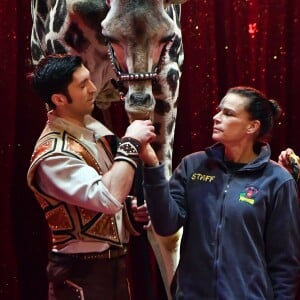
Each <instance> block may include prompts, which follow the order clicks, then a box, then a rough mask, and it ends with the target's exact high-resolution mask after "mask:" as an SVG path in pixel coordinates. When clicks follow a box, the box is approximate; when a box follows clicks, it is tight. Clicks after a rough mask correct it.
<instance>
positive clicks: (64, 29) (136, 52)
mask: <svg viewBox="0 0 300 300" xmlns="http://www.w3.org/2000/svg"><path fill="white" fill-rule="evenodd" d="M186 1H187V0H106V1H105V0H32V2H31V14H32V20H33V25H32V33H31V52H32V61H33V64H36V63H37V62H38V61H39V60H40V59H41V58H43V57H44V56H45V55H48V54H53V53H69V54H75V55H80V56H81V57H82V58H83V61H84V63H85V65H86V66H87V67H88V68H89V70H90V72H91V78H92V80H93V81H94V82H95V85H96V87H97V97H96V105H97V106H98V107H99V108H100V109H101V110H102V111H104V112H105V111H107V108H108V107H109V106H110V105H111V103H112V102H113V101H120V99H121V100H123V101H124V104H125V110H126V112H127V115H128V117H129V120H130V121H131V120H134V119H146V118H151V119H152V121H153V123H154V125H155V129H156V133H157V138H156V140H155V141H154V142H153V143H152V146H153V147H154V149H155V151H156V153H157V156H158V158H159V160H160V161H164V163H165V173H166V175H167V177H170V176H171V173H172V150H173V138H174V130H175V121H176V115H177V99H178V92H179V82H180V77H181V67H182V64H183V58H184V57H183V45H182V37H181V28H180V17H181V4H183V3H184V2H186ZM104 115H106V114H105V113H104ZM107 122H108V123H109V118H107ZM106 125H108V127H109V125H110V124H106ZM147 234H148V239H149V242H150V244H151V246H152V248H153V250H154V253H155V256H156V259H157V262H158V265H159V268H160V271H161V274H162V279H163V281H164V285H165V287H166V291H167V295H168V298H170V294H169V286H170V283H171V280H172V277H173V274H174V272H175V269H176V267H177V264H178V259H179V244H180V239H181V231H179V232H178V233H176V234H174V235H173V236H170V237H160V236H158V235H157V234H156V233H155V232H154V230H153V228H152V227H150V229H148V231H147Z"/></svg>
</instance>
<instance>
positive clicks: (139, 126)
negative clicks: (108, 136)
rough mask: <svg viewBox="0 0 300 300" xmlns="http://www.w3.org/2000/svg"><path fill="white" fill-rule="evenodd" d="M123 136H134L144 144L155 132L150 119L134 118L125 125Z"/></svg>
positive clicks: (150, 139)
mask: <svg viewBox="0 0 300 300" xmlns="http://www.w3.org/2000/svg"><path fill="white" fill-rule="evenodd" d="M124 137H131V138H134V139H136V140H138V141H139V142H140V143H141V144H142V145H145V144H147V143H149V142H151V141H152V140H153V139H154V138H155V137H156V134H155V133H154V126H153V124H152V122H151V120H135V121H133V122H132V123H131V124H130V125H129V126H128V127H127V130H126V132H125V135H124Z"/></svg>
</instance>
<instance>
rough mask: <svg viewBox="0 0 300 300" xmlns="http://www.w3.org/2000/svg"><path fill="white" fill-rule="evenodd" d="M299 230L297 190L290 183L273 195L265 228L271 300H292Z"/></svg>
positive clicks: (299, 266) (299, 262) (299, 255)
mask: <svg viewBox="0 0 300 300" xmlns="http://www.w3.org/2000/svg"><path fill="white" fill-rule="evenodd" d="M299 230H300V214H299V202H298V196H297V187H296V183H295V181H294V180H292V179H291V180H289V181H287V182H285V183H284V184H283V185H282V186H281V187H280V189H279V190H278V191H277V193H276V196H275V201H274V202H272V207H271V212H270V214H269V221H268V223H267V228H266V259H267V264H268V271H269V272H268V273H269V276H270V280H271V282H272V286H273V291H274V299H285V300H287V299H295V296H296V291H297V286H298V283H299V275H300V273H299V270H300V232H299Z"/></svg>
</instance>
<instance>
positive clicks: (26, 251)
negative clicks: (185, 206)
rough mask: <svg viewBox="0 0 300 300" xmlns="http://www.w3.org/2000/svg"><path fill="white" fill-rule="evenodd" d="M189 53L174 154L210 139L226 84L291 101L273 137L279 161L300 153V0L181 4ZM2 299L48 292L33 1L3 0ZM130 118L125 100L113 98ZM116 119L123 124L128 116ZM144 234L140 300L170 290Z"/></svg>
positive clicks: (136, 249)
mask: <svg viewBox="0 0 300 300" xmlns="http://www.w3.org/2000/svg"><path fill="white" fill-rule="evenodd" d="M182 10H183V14H182V31H183V40H184V48H185V62H184V69H183V75H182V79H181V87H180V99H179V107H178V115H177V125H176V132H175V143H174V151H173V155H174V157H173V162H174V166H176V165H177V164H178V162H179V160H180V159H181V157H182V156H183V155H186V154H187V153H190V152H193V151H197V150H200V149H203V148H204V147H206V146H208V145H210V144H211V143H212V141H211V125H212V122H211V121H212V116H213V114H214V111H215V108H216V106H217V105H218V103H219V101H220V99H221V98H222V96H223V95H224V93H225V92H226V90H227V89H228V88H229V87H232V86H235V85H251V86H253V87H256V88H258V89H260V90H262V91H263V92H265V93H266V94H267V96H268V97H269V98H274V99H276V100H277V101H279V103H280V104H281V106H282V108H283V109H284V115H283V117H282V119H281V120H280V122H278V123H277V124H276V125H275V128H274V131H273V140H272V142H271V147H272V153H273V154H272V155H273V158H274V159H275V160H277V157H278V155H279V153H280V151H281V150H282V149H284V148H285V147H287V146H289V147H292V148H294V149H295V151H296V152H298V154H299V152H300V141H299V134H298V132H299V129H298V128H299V125H298V122H299V120H300V112H298V110H299V99H298V97H299V96H298V95H299V86H300V80H299V76H300V61H299V57H300V55H299V53H300V40H299V37H300V2H299V1H297V0H272V1H267V0H251V1H250V0H214V1H213V0H209V1H208V0H203V1H200V0H190V1H189V2H187V3H185V4H184V5H183V6H182ZM0 20H1V25H0V54H1V55H0V99H1V102H0V103H1V105H0V108H1V118H0V128H1V134H0V167H1V169H0V172H1V178H0V187H1V188H0V191H1V198H0V199H1V210H0V239H1V241H0V299H3V300H4V299H9V300H18V299H26V300H27V299H28V300H31V299H38V300H44V299H46V293H47V281H46V277H45V266H46V262H47V250H48V246H49V243H48V234H47V226H46V224H45V221H44V218H43V214H42V212H41V210H40V208H39V206H38V205H37V203H36V200H35V199H34V198H33V195H32V193H31V192H30V191H29V190H28V188H27V184H26V172H27V168H28V164H29V160H30V156H31V152H32V149H33V146H34V143H35V140H36V138H37V137H38V135H39V134H40V131H41V129H42V128H43V125H44V121H45V110H44V106H43V104H42V103H41V101H39V100H38V99H36V97H35V96H34V95H33V93H32V92H31V90H30V88H29V86H28V83H27V82H26V80H25V75H26V73H27V72H29V71H30V70H31V67H30V62H31V59H30V44H29V42H30V31H31V16H30V0H22V1H21V0H19V1H16V0H2V1H1V4H0ZM111 111H112V113H113V114H114V112H118V118H116V120H120V114H122V115H123V116H124V124H125V123H126V122H127V119H126V115H125V113H124V110H123V107H122V103H117V104H114V105H113V106H112V108H111ZM124 124H121V123H120V122H119V121H118V122H115V123H114V126H115V128H114V130H115V131H116V133H120V134H122V130H123V125H124ZM148 248H149V247H148V244H147V240H146V238H145V237H144V236H142V238H140V239H139V240H138V241H137V240H135V239H133V240H132V254H131V256H130V257H129V263H130V266H131V268H132V282H133V283H132V285H133V298H134V300H141V299H149V300H155V299H157V300H162V299H164V298H165V295H164V292H163V288H162V284H161V280H160V277H159V273H158V271H157V267H156V263H155V260H154V259H153V256H152V254H151V250H149V249H148Z"/></svg>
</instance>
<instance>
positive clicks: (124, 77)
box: [107, 35, 175, 100]
mask: <svg viewBox="0 0 300 300" xmlns="http://www.w3.org/2000/svg"><path fill="white" fill-rule="evenodd" d="M174 39H175V35H174V36H173V37H172V39H171V40H170V41H169V42H167V43H166V44H165V46H164V48H163V50H162V52H161V55H160V58H159V61H158V63H157V65H156V66H155V67H154V70H153V71H152V72H144V73H140V72H139V73H125V72H124V71H123V70H122V69H121V67H120V64H119V63H118V60H117V58H116V56H115V52H114V49H113V46H112V44H111V42H110V41H109V40H107V52H108V55H109V59H110V62H111V65H112V68H113V70H114V71H115V73H116V75H117V77H118V79H119V80H118V81H116V80H112V84H113V85H114V87H115V88H116V89H117V90H118V91H119V93H120V97H121V100H124V95H125V94H126V88H125V86H124V84H123V83H124V81H143V80H157V79H158V78H159V73H160V71H161V69H162V67H163V65H164V64H165V62H166V58H167V53H168V51H169V50H170V48H171V45H172V43H173V42H174Z"/></svg>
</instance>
